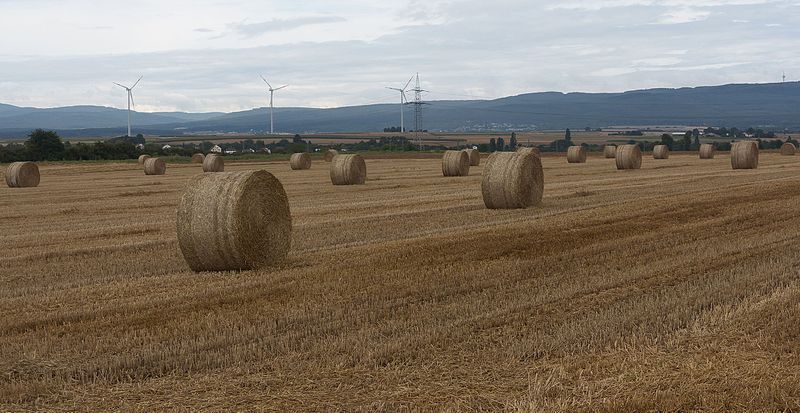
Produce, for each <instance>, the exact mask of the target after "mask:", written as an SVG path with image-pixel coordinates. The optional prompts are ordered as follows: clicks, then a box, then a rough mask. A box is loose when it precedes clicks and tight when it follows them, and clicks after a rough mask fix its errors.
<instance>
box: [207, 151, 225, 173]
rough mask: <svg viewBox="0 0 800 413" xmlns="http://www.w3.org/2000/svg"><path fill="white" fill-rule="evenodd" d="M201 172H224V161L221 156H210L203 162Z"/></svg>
mask: <svg viewBox="0 0 800 413" xmlns="http://www.w3.org/2000/svg"><path fill="white" fill-rule="evenodd" d="M203 172H225V161H224V160H223V159H222V156H220V155H217V154H213V153H212V154H210V155H208V156H206V158H205V159H204V160H203Z"/></svg>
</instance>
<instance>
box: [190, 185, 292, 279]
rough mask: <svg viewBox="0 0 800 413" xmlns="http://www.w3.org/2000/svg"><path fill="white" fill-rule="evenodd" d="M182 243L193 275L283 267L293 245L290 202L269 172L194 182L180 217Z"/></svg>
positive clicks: (281, 186)
mask: <svg viewBox="0 0 800 413" xmlns="http://www.w3.org/2000/svg"><path fill="white" fill-rule="evenodd" d="M177 229H178V244H179V245H180V248H181V251H182V252H183V257H184V258H185V259H186V262H187V263H188V264H189V267H190V268H191V269H192V270H194V271H235V270H251V269H259V268H264V267H268V266H272V265H275V264H279V263H280V262H281V261H283V260H284V259H285V258H286V255H287V254H288V252H289V248H290V246H291V241H292V217H291V214H290V212H289V200H288V198H287V197H286V192H285V191H284V189H283V185H281V183H280V181H278V179H277V178H275V177H274V176H273V175H272V174H271V173H269V172H267V171H263V170H262V171H244V172H222V173H214V174H200V175H196V176H194V177H193V178H191V179H190V180H189V182H188V185H187V187H186V190H185V192H184V193H183V196H182V197H181V200H180V204H179V205H178V213H177Z"/></svg>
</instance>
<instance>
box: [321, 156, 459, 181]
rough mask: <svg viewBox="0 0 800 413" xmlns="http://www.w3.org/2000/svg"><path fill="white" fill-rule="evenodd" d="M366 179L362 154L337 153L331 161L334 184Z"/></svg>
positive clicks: (365, 166) (365, 165)
mask: <svg viewBox="0 0 800 413" xmlns="http://www.w3.org/2000/svg"><path fill="white" fill-rule="evenodd" d="M465 155H466V154H465ZM366 181H367V163H366V162H364V158H362V157H361V155H336V156H335V157H334V158H333V160H332V161H331V183H333V184H334V185H363V184H364V183H365V182H366Z"/></svg>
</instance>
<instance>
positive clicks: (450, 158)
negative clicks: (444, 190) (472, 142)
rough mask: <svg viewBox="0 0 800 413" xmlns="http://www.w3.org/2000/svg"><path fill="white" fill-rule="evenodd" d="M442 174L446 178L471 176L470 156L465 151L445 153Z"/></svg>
mask: <svg viewBox="0 0 800 413" xmlns="http://www.w3.org/2000/svg"><path fill="white" fill-rule="evenodd" d="M442 174H443V175H444V176H467V175H469V155H467V153H466V152H464V151H445V152H444V155H443V156H442Z"/></svg>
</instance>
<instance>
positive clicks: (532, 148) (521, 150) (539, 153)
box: [517, 146, 541, 156]
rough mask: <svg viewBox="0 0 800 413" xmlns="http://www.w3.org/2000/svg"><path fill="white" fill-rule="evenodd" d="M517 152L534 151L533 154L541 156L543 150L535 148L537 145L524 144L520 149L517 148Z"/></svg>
mask: <svg viewBox="0 0 800 413" xmlns="http://www.w3.org/2000/svg"><path fill="white" fill-rule="evenodd" d="M517 152H520V153H532V154H534V155H536V156H541V152H540V151H539V148H535V147H528V146H523V147H520V148H519V149H517Z"/></svg>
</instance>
